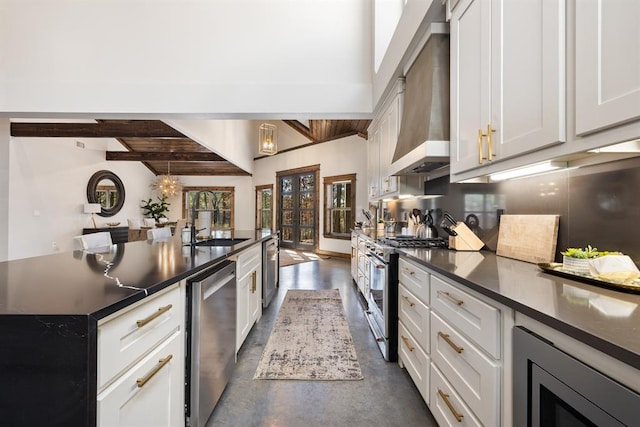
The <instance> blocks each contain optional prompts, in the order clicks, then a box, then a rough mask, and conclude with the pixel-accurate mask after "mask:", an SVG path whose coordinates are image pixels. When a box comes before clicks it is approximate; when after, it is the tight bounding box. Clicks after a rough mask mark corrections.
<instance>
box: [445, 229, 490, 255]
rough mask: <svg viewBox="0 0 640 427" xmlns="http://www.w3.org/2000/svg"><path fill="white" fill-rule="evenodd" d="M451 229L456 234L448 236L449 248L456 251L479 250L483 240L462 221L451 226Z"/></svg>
mask: <svg viewBox="0 0 640 427" xmlns="http://www.w3.org/2000/svg"><path fill="white" fill-rule="evenodd" d="M451 230H453V231H455V232H456V233H458V235H457V236H449V247H450V248H451V249H455V250H457V251H479V250H480V249H482V247H483V246H484V242H483V241H482V240H480V239H479V238H478V236H476V235H475V234H474V233H473V231H471V230H470V229H469V227H467V224H465V223H464V222H458V223H457V224H456V225H454V226H452V227H451Z"/></svg>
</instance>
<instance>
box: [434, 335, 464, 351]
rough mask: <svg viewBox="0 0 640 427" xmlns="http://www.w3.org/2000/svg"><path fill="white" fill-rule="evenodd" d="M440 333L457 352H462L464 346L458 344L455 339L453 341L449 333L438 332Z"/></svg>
mask: <svg viewBox="0 0 640 427" xmlns="http://www.w3.org/2000/svg"><path fill="white" fill-rule="evenodd" d="M438 335H439V336H440V337H442V339H443V340H445V341H446V342H447V344H449V345H450V346H451V348H452V349H454V350H455V351H456V353H458V354H460V353H462V351H463V350H464V348H462V347H459V346H457V345H456V344H455V343H454V342H453V341H451V338H449V334H445V333H444V332H438Z"/></svg>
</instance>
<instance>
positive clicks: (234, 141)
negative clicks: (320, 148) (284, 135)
mask: <svg viewBox="0 0 640 427" xmlns="http://www.w3.org/2000/svg"><path fill="white" fill-rule="evenodd" d="M166 123H167V124H168V125H169V126H171V127H173V128H175V129H177V130H179V131H180V132H182V133H183V134H185V135H186V136H188V137H189V138H191V139H193V140H194V141H196V142H198V143H199V144H201V145H203V146H205V147H207V148H209V149H210V150H211V151H213V152H215V153H217V154H219V155H221V156H222V157H224V158H225V159H226V160H227V161H229V162H231V163H233V164H234V165H236V166H238V167H239V168H242V169H243V170H245V171H246V172H249V173H251V172H252V171H253V147H254V146H257V141H258V139H257V135H256V134H255V130H254V129H253V127H254V125H253V122H251V121H249V120H166ZM281 123H282V122H281Z"/></svg>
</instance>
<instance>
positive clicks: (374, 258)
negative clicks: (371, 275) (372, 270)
mask: <svg viewBox="0 0 640 427" xmlns="http://www.w3.org/2000/svg"><path fill="white" fill-rule="evenodd" d="M367 256H368V257H369V258H371V262H373V263H374V264H375V267H376V268H377V269H378V270H383V269H385V268H387V265H386V264H385V263H384V262H382V261H380V258H378V257H377V256H375V255H374V254H372V253H368V254H367Z"/></svg>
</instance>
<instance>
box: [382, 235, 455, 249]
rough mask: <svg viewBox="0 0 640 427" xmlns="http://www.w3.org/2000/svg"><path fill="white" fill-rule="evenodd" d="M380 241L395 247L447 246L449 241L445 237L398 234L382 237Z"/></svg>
mask: <svg viewBox="0 0 640 427" xmlns="http://www.w3.org/2000/svg"><path fill="white" fill-rule="evenodd" d="M380 243H381V244H383V245H386V246H390V247H393V248H447V247H448V243H449V242H448V240H447V239H445V238H443V237H433V238H429V239H425V238H420V237H412V236H407V237H405V236H396V237H383V238H381V239H380Z"/></svg>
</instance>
